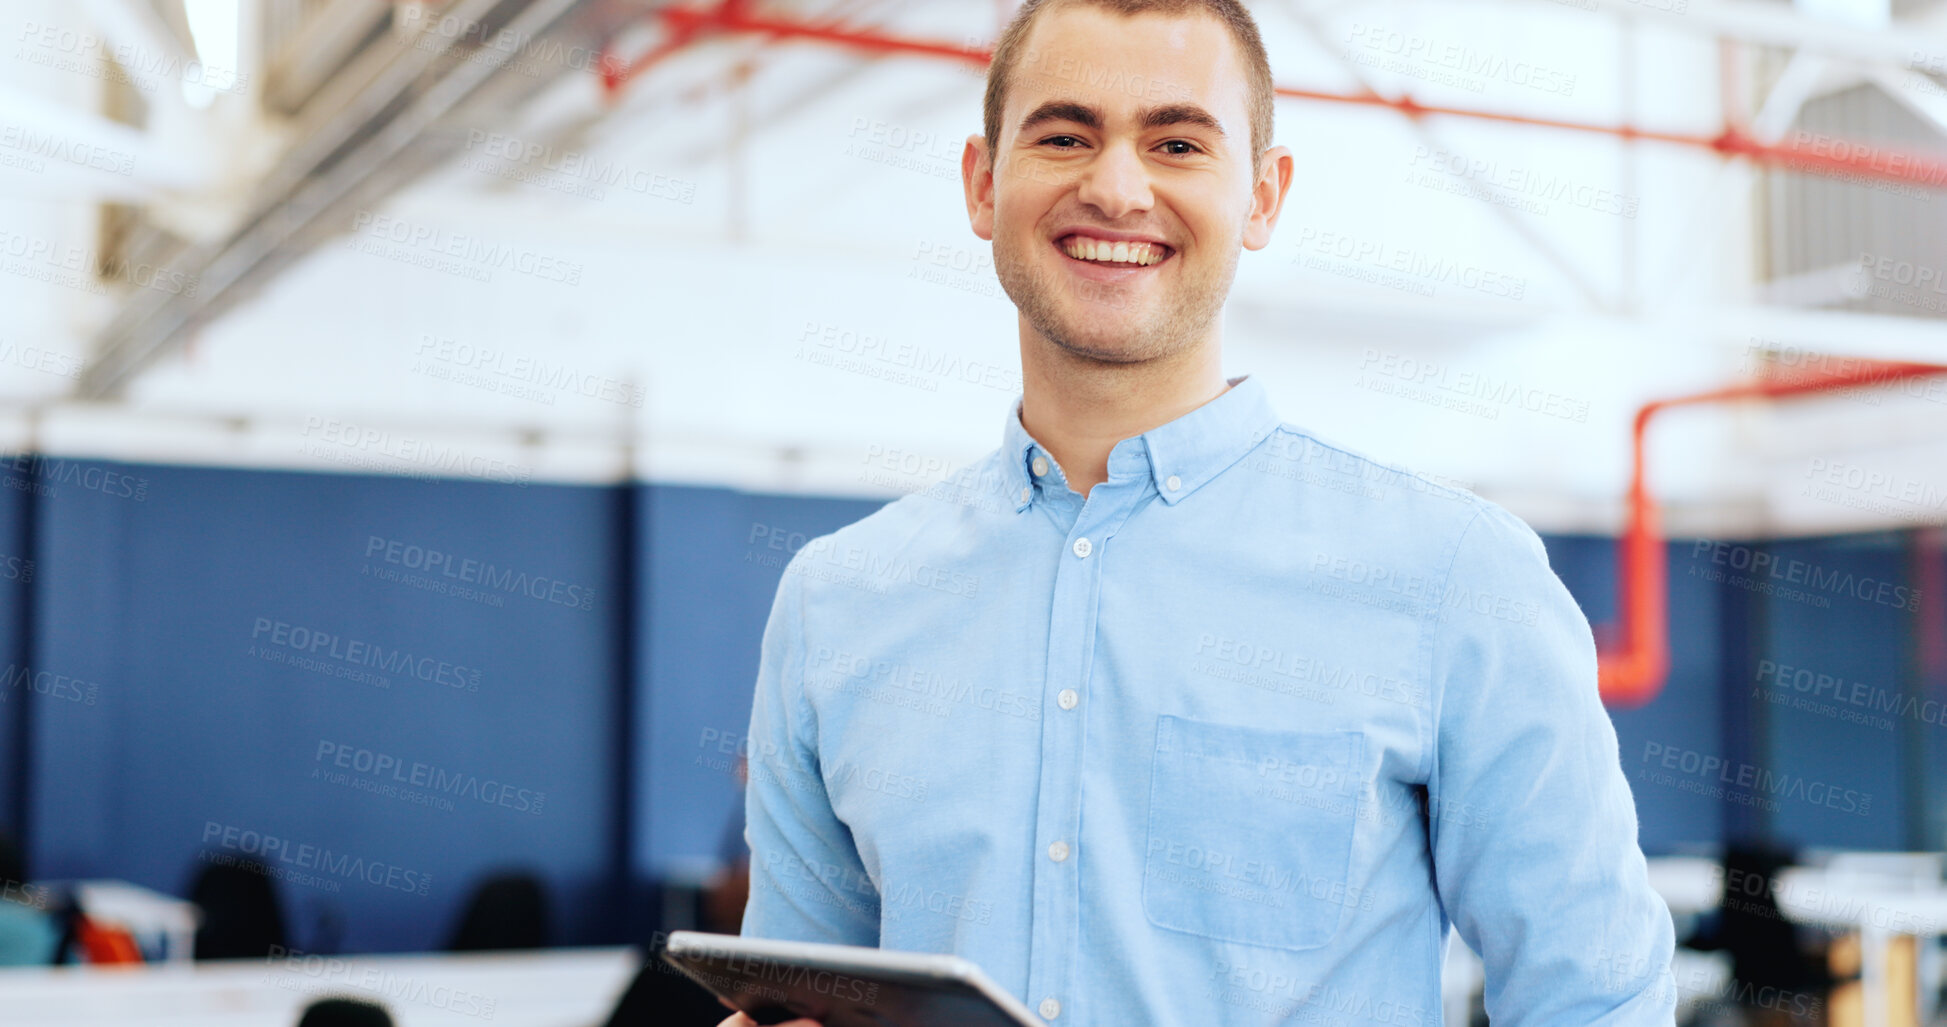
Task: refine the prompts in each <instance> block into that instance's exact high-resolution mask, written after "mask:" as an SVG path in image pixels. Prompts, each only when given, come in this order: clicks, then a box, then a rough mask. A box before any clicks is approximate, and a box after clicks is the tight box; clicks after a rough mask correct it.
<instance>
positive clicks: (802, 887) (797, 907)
mask: <svg viewBox="0 0 1947 1027" xmlns="http://www.w3.org/2000/svg"><path fill="white" fill-rule="evenodd" d="M796 563H797V560H796V558H794V559H793V561H792V564H791V565H789V566H787V567H786V568H785V572H784V579H783V581H781V582H780V583H779V584H778V589H777V596H776V598H775V599H773V600H772V603H771V615H770V619H769V621H767V622H766V624H765V626H764V642H763V652H762V656H761V657H760V659H759V664H758V669H757V692H756V696H755V698H754V699H753V702H752V705H751V713H750V754H749V766H748V769H749V776H750V780H749V783H748V784H747V785H746V786H745V791H744V818H745V829H744V830H745V835H744V836H745V838H746V840H747V841H749V843H750V853H751V858H750V901H749V904H748V905H746V906H745V907H744V922H743V934H744V935H745V936H746V937H758V938H780V939H786V940H791V941H821V942H832V943H835V944H842V945H865V946H872V947H877V946H878V944H879V896H878V891H877V889H876V887H875V886H874V885H873V883H872V880H871V878H870V877H869V876H868V875H867V873H866V870H865V867H864V865H863V863H862V862H861V861H860V859H859V854H858V849H857V847H856V846H855V845H854V844H853V841H852V832H851V829H850V828H848V827H846V825H845V824H844V823H843V822H842V821H840V820H839V819H838V815H837V814H836V813H834V812H833V811H832V806H831V799H830V797H829V796H828V795H827V794H826V792H825V780H824V775H823V773H822V772H821V771H820V769H819V762H818V755H817V725H816V722H815V721H814V719H813V716H812V710H811V704H810V703H809V702H807V701H806V699H805V696H804V665H805V661H804V580H803V575H802V574H801V573H798V572H797V570H796Z"/></svg>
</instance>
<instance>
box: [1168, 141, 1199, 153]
mask: <svg viewBox="0 0 1947 1027" xmlns="http://www.w3.org/2000/svg"><path fill="white" fill-rule="evenodd" d="M1163 145H1164V146H1181V147H1183V149H1181V150H1171V151H1169V153H1170V156H1172V157H1185V156H1188V155H1190V154H1192V153H1196V152H1198V150H1197V144H1195V143H1193V142H1190V141H1189V140H1187V139H1172V140H1170V141H1169V142H1167V143H1164V144H1163Z"/></svg>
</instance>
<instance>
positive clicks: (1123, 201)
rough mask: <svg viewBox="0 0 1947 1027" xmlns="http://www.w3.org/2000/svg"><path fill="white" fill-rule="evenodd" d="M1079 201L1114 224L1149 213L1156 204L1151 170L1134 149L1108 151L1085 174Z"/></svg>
mask: <svg viewBox="0 0 1947 1027" xmlns="http://www.w3.org/2000/svg"><path fill="white" fill-rule="evenodd" d="M1077 198H1078V199H1080V200H1081V201H1082V202H1083V203H1086V204H1088V205H1089V206H1091V207H1094V208H1095V209H1097V210H1099V211H1101V212H1102V216H1103V217H1105V218H1107V219H1109V220H1111V221H1114V220H1117V219H1119V218H1121V217H1122V216H1123V215H1125V214H1130V213H1135V212H1138V211H1145V210H1148V209H1149V208H1150V205H1151V204H1153V203H1154V202H1155V200H1156V198H1155V196H1154V195H1153V194H1152V193H1151V192H1150V188H1149V169H1148V168H1147V167H1145V166H1144V165H1143V161H1142V156H1141V155H1140V154H1138V153H1136V151H1135V148H1134V147H1132V146H1107V147H1104V148H1103V149H1102V151H1101V153H1100V154H1099V155H1097V156H1096V158H1095V159H1094V160H1092V161H1090V162H1089V166H1088V168H1087V170H1086V171H1084V172H1083V173H1082V187H1081V192H1080V194H1079V195H1078V197H1077Z"/></svg>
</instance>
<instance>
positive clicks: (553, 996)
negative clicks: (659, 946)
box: [0, 948, 640, 1027]
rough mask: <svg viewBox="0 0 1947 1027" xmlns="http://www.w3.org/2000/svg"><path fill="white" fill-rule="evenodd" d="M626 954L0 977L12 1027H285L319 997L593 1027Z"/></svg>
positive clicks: (309, 962)
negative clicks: (337, 996) (336, 996)
mask: <svg viewBox="0 0 1947 1027" xmlns="http://www.w3.org/2000/svg"><path fill="white" fill-rule="evenodd" d="M639 964H640V956H639V955H638V954H637V953H636V952H635V950H634V949H628V948H613V949H551V950H546V951H539V952H517V953H480V954H466V955H452V954H439V955H387V956H333V957H321V956H311V957H306V958H304V959H290V960H283V959H280V960H221V961H215V962H207V963H194V964H188V965H184V964H149V965H147V966H141V967H128V968H122V967H101V966H72V967H69V966H62V967H45V968H40V967H28V968H10V969H0V1010H4V1013H3V1014H0V1019H4V1020H5V1022H6V1023H7V1024H9V1025H11V1027H55V1025H61V1027H165V1025H166V1027H291V1025H295V1024H296V1023H297V1021H298V1017H299V1016H300V1015H301V1014H302V1013H303V1011H304V1007H305V1006H306V1005H308V1004H310V1003H311V1002H312V1001H313V1000H314V999H316V998H319V997H322V996H324V995H343V996H346V997H350V998H360V999H366V1000H368V1001H378V1002H381V1003H383V1004H384V1005H385V1007H386V1008H387V1009H388V1010H390V1011H391V1013H392V1019H393V1022H394V1023H395V1024H397V1025H398V1027H591V1025H599V1024H601V1023H602V1022H603V1021H605V1020H606V1019H607V1018H608V1013H609V1010H610V1009H612V1008H614V1005H615V1001H616V999H618V998H619V997H621V994H622V991H623V989H625V988H627V987H628V985H629V981H630V979H631V978H633V977H634V975H635V971H636V968H637V966H638V965H639Z"/></svg>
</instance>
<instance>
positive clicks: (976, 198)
mask: <svg viewBox="0 0 1947 1027" xmlns="http://www.w3.org/2000/svg"><path fill="white" fill-rule="evenodd" d="M960 186H961V188H963V189H965V190H966V192H967V221H968V222H969V223H971V224H972V225H973V231H974V234H975V235H977V236H979V237H981V238H982V239H984V240H986V241H988V242H992V241H993V240H994V165H993V162H992V161H990V160H989V159H988V153H987V137H986V136H984V135H978V134H976V135H970V136H968V137H967V148H966V149H964V150H961V151H960Z"/></svg>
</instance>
